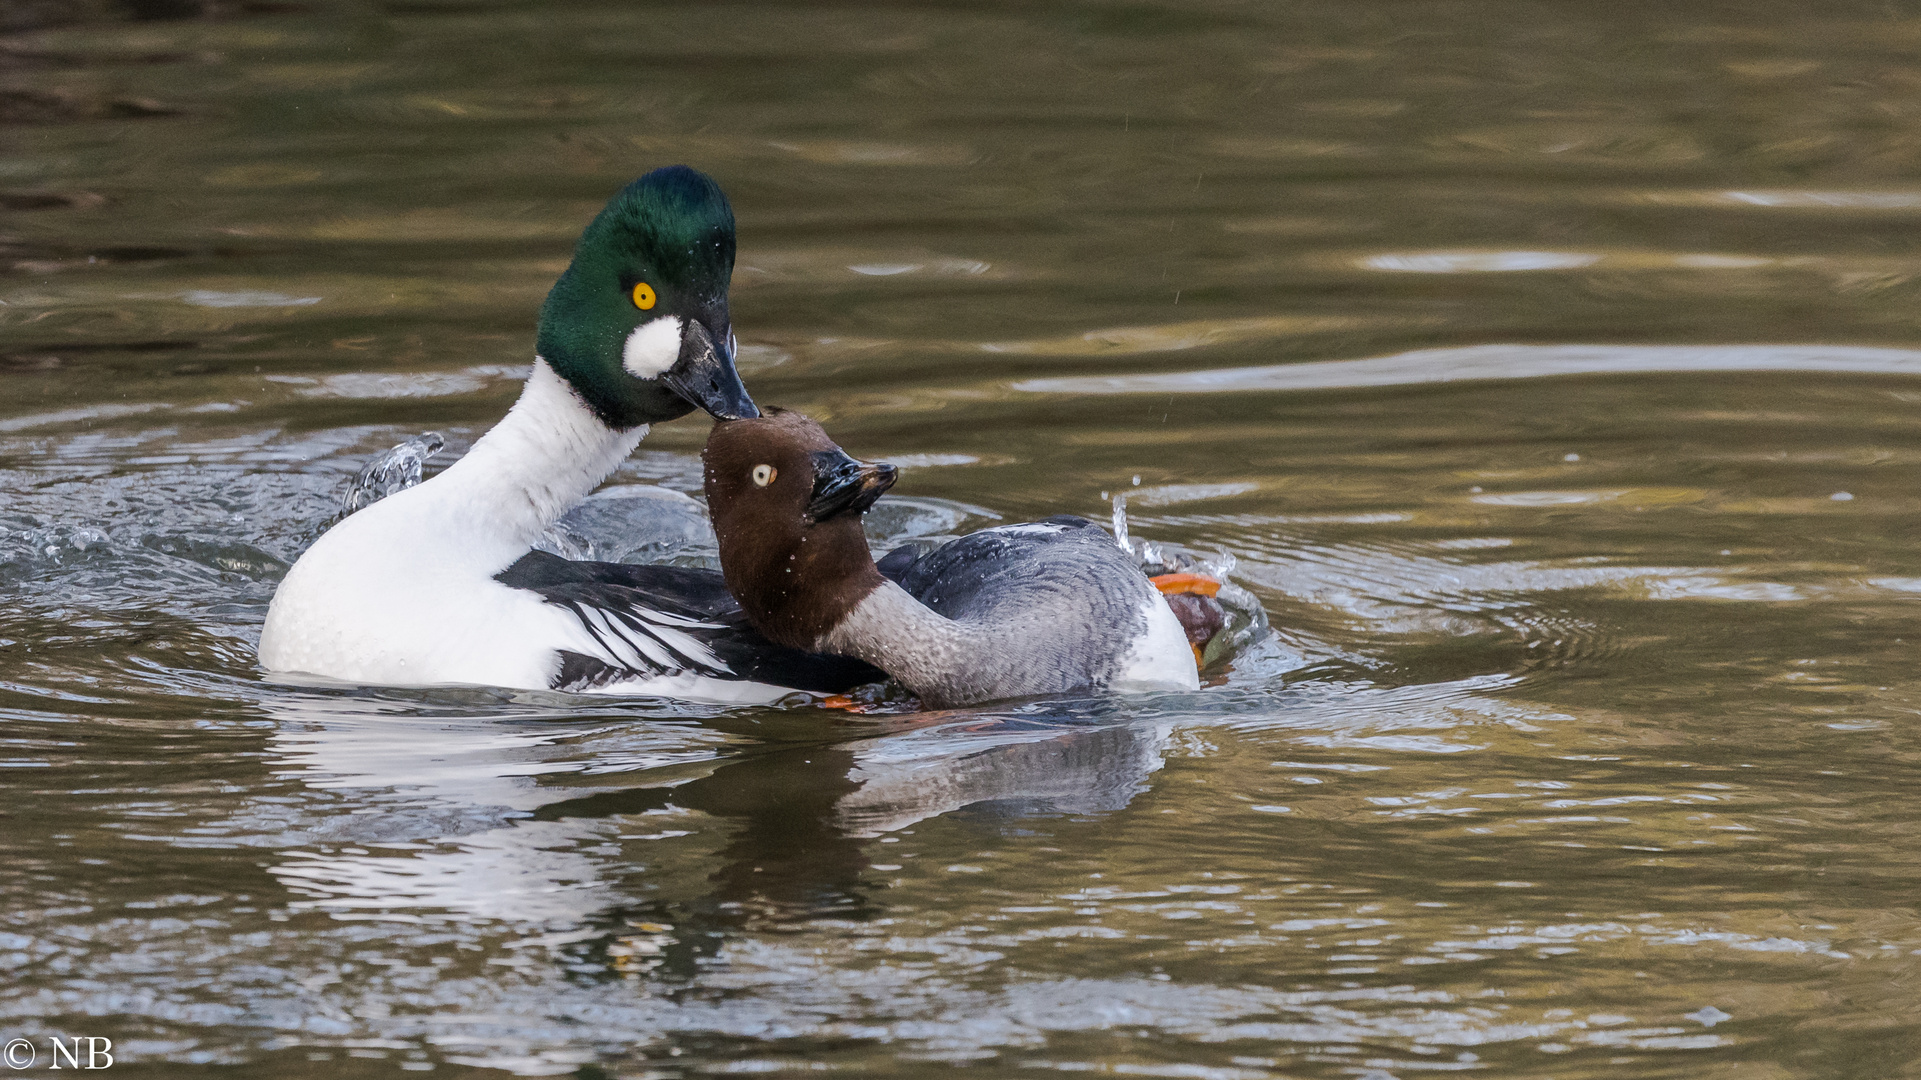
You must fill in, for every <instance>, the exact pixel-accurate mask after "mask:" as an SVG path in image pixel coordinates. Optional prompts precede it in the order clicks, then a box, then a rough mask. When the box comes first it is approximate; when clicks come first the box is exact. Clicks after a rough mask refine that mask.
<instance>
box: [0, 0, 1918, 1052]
mask: <svg viewBox="0 0 1921 1080" xmlns="http://www.w3.org/2000/svg"><path fill="white" fill-rule="evenodd" d="M135 7H137V8H138V9H139V10H138V12H135V11H134V8H135ZM135 14H144V15H146V16H151V17H148V18H135V17H134V15H135ZM0 26H3V27H4V28H5V29H6V31H7V32H6V34H5V36H0V122H4V124H5V128H4V136H5V137H4V139H3V140H0V205H4V207H5V210H4V217H0V256H4V258H3V259H0V304H3V305H4V306H0V378H4V387H5V391H4V393H3V394H0V530H4V531H3V532H0V601H3V602H0V740H3V741H4V745H0V764H4V765H6V766H8V768H7V769H6V770H5V772H4V773H0V776H4V787H3V788H0V814H3V815H4V817H5V828H4V830H0V866H4V873H0V971H4V977H0V1037H4V1038H5V1039H13V1038H24V1039H27V1040H29V1045H30V1046H31V1047H33V1048H35V1050H36V1052H37V1063H36V1064H35V1065H34V1066H32V1067H31V1068H29V1069H27V1070H23V1071H21V1074H22V1075H39V1074H40V1073H41V1072H42V1071H44V1070H45V1069H46V1068H47V1066H48V1064H49V1063H50V1061H52V1060H54V1059H53V1058H52V1056H51V1054H52V1051H51V1050H50V1048H49V1045H48V1042H47V1040H49V1039H52V1038H55V1037H64V1038H68V1039H71V1038H74V1037H88V1038H111V1039H112V1040H113V1051H112V1052H113V1054H114V1055H115V1059H116V1064H115V1065H114V1066H113V1067H114V1069H116V1070H118V1072H119V1073H132V1074H134V1075H142V1076H155V1077H162V1076H164V1077H193V1076H217V1075H234V1076H241V1075H245V1076H272V1077H303V1078H304V1077H313V1078H319V1077H387V1076H397V1075H400V1074H402V1073H403V1072H410V1071H430V1072H432V1073H435V1074H438V1075H456V1076H466V1075H473V1076H490V1075H495V1076H497V1075H509V1074H515V1075H526V1076H538V1075H574V1076H578V1077H582V1078H602V1077H631V1078H640V1077H662V1078H677V1077H692V1076H705V1075H715V1074H721V1073H730V1072H754V1073H763V1074H771V1075H799V1074H801V1073H804V1072H805V1073H812V1072H815V1071H822V1070H824V1071H828V1072H842V1073H857V1074H868V1075H901V1076H909V1075H912V1076H918V1075H938V1074H945V1073H946V1072H947V1071H948V1070H950V1069H952V1068H953V1067H955V1066H958V1065H964V1066H968V1067H970V1068H971V1069H972V1070H973V1071H974V1072H975V1073H976V1074H979V1075H992V1076H1045V1075H1048V1074H1050V1073H1056V1072H1068V1073H1084V1072H1093V1073H1101V1074H1126V1075H1140V1076H1164V1077H1201V1078H1207V1080H1242V1078H1246V1080H1263V1078H1276V1080H1279V1078H1356V1080H1386V1078H1400V1080H1412V1078H1416V1077H1423V1076H1429V1075H1434V1074H1436V1073H1461V1074H1465V1075H1473V1076H1485V1077H1501V1078H1510V1077H1511V1078H1529V1080H1534V1078H1549V1077H1552V1078H1557V1080H1584V1078H1599V1077H1624V1076H1632V1077H1677V1078H1680V1077H1686V1078H1690V1080H1693V1078H1715V1080H1718V1078H1728V1080H1734V1078H1741V1080H1752V1078H1769V1080H1772V1078H1799V1077H1810V1078H1814V1077H1823V1078H1825V1077H1832V1078H1857V1077H1897V1076H1921V1064H1917V1061H1918V1060H1921V1004H1918V1003H1917V1002H1921V998H1918V997H1917V991H1916V987H1917V986H1921V981H1918V980H1921V910H1917V904H1918V903H1921V806H1918V805H1917V803H1916V801H1915V799H1914V797H1913V795H1912V792H1913V790H1914V789H1915V787H1916V785H1917V782H1918V781H1921V715H1918V713H1921V686H1917V684H1916V682H1915V681H1914V678H1913V676H1912V671H1913V669H1914V664H1913V657H1914V655H1915V652H1916V649H1917V647H1921V625H1917V618H1916V616H1917V615H1918V614H1921V555H1917V553H1916V551H1915V539H1916V536H1917V528H1916V526H1917V524H1918V523H1921V494H1918V492H1921V428H1917V425H1916V423H1915V419H1916V413H1917V410H1918V409H1921V303H1917V301H1921V248H1918V247H1917V245H1916V243H1915V241H1914V239H1913V238H1914V237H1915V235H1916V229H1917V226H1918V225H1921V126H1917V125H1921V76H1917V74H1916V71H1917V69H1916V67H1915V56H1916V53H1917V50H1921V4H1917V3H1911V2H1906V0H1900V2H1887V3H1839V4H1825V5H1797V4H1786V3H1779V2H1768V3H1752V4H1743V5H1731V4H1691V5H1688V4H1673V3H1661V4H1653V3H1614V4H1607V5H1588V6H1585V7H1583V6H1579V5H1567V4H1543V3H1523V2H1494V0H1459V2H1449V3H1442V2H1429V0H1409V2H1396V3H1385V2H1364V3H1353V4H1302V3H1289V4H1266V5H1256V4H1230V3H1192V4H1172V3H1136V4H1123V3H1092V2H1088V3H1059V4H1030V5H1006V6H992V5H938V4H878V5H871V6H828V5H792V6H776V5H768V4H752V3H749V4H742V5H736V6H719V5H646V4H617V3H606V4H600V5H595V4H588V3H566V4H535V3H509V2H485V0H479V2H451V0H450V2H431V0H422V2H398V0H396V2H389V3H376V2H368V3H358V4H356V3H339V4H335V3H328V2H325V0H298V2H288V3H280V2H275V3H252V2H246V0H219V2H215V0H205V2H195V0H179V2H177V3H169V2H166V0H141V3H140V4H138V5H130V6H127V7H122V6H116V5H114V4H113V3H110V2H109V0H74V2H73V3H72V4H68V5H62V4H57V3H30V2H18V3H11V4H8V5H6V6H4V7H0ZM673 162H685V163H688V164H692V165H696V166H698V167H700V168H702V169H705V170H707V171H708V172H710V173H712V174H713V175H715V176H716V177H717V178H719V179H720V181H721V182H722V183H723V184H724V185H725V187H726V188H727V190H728V191H729V193H730V194H731V196H732V198H733V201H734V206H735V209H736V211H737V213H738V216H739V220H740V226H741V252H740V267H739V271H738V274H737V277H736V280H735V290H736V292H735V298H734V315H735V323H736V327H737V329H738V331H739V334H740V339H741V342H742V346H743V355H744V363H743V367H744V368H745V370H746V375H747V379H748V382H749V384H750V385H751V386H752V388H753V390H754V392H755V395H756V397H757V398H758V399H759V400H760V401H762V402H763V403H775V404H785V405H790V406H796V407H799V408H802V409H805V410H807V411H809V412H810V413H812V414H814V415H815V416H817V417H819V418H821V419H822V420H823V421H824V422H825V423H826V424H827V426H828V427H829V429H830V430H831V431H832V432H834V433H835V435H836V436H838V438H839V439H840V441H841V442H842V443H843V444H844V445H846V446H847V447H848V448H849V449H850V450H851V451H853V452H854V453H856V454H859V455H862V456H866V457H872V458H892V459H894V460H897V461H901V462H904V463H906V464H908V465H909V466H910V467H909V468H908V469H907V470H906V473H905V477H904V479H903V480H902V481H901V483H900V485H899V488H898V491H899V492H900V493H901V495H903V496H905V497H909V498H913V499H919V500H922V503H921V505H923V506H926V507H935V508H939V507H947V508H949V509H951V510H953V511H954V513H956V514H960V513H961V512H962V511H963V510H965V512H966V514H967V515H968V520H969V521H970V523H971V524H973V525H979V524H981V523H984V522H986V521H989V520H991V516H990V515H992V514H999V515H1002V517H1003V519H1005V520H1016V519H1019V518H1023V517H1030V516H1038V515H1042V514H1047V513H1055V512H1063V511H1074V512H1082V513H1088V514H1094V515H1100V514H1103V513H1104V512H1105V509H1106V503H1105V501H1104V500H1103V498H1102V494H1103V492H1109V493H1111V492H1116V491H1126V492H1127V493H1128V494H1129V497H1130V506H1131V509H1132V511H1133V513H1134V527H1135V529H1136V531H1137V533H1139V534H1142V535H1145V536H1147V537H1148V538H1150V539H1155V540H1160V541H1168V542H1179V543H1182V544H1186V545H1188V546H1190V547H1192V548H1194V549H1197V550H1201V551H1214V550H1216V549H1225V550H1226V551H1228V552H1230V553H1231V554H1233V555H1234V556H1235V557H1236V558H1237V559H1238V560H1239V570H1238V577H1239V580H1240V581H1241V582H1242V583H1243V584H1245V585H1247V586H1248V587H1249V588H1251V589H1253V590H1254V591H1255V592H1256V593H1257V594H1258V595H1259V596H1260V597H1261V599H1262V600H1263V602H1264V603H1265V605H1266V607H1267V609H1268V611H1269V613H1270V615H1271V617H1272V619H1273V622H1274V625H1275V627H1276V628H1277V633H1276V635H1275V636H1274V637H1273V638H1271V639H1269V640H1268V641H1267V642H1266V643H1264V644H1263V645H1261V646H1260V647H1258V648H1256V649H1255V650H1253V651H1251V652H1250V653H1247V654H1245V655H1243V656H1241V657H1240V658H1238V659H1237V660H1236V661H1235V662H1234V663H1233V664H1232V665H1231V667H1228V668H1223V669H1216V670H1215V671H1213V672H1211V675H1212V676H1213V678H1212V679H1211V682H1212V684H1213V685H1210V686H1208V687H1207V688H1206V689H1204V690H1203V691H1202V692H1200V693H1198V694H1192V695H1184V696H1183V695H1171V696H1170V695H1163V696H1158V697H1148V698H1134V699H1114V700H1102V701H1080V702H1066V703H1061V704H1058V705H1028V706H1022V707H1019V708H1003V709H994V708H988V709H983V710H979V711H977V712H972V713H965V714H943V715H941V716H939V717H935V718H933V719H932V720H931V721H929V722H926V723H914V722H910V721H909V720H907V719H905V718H899V717H895V718H891V719H887V720H880V721H876V720H873V719H865V718H858V717H847V716H845V715H842V714H839V713H833V712H831V711H828V710H817V709H789V710H764V709H762V710H755V709H739V710H726V709H719V708H705V707H701V708H694V707H687V706H677V705H673V704H671V703H661V702H651V701H640V700H637V701H606V700H580V699H572V698H566V697H561V696H543V695H534V694H506V693H498V692H492V691H485V690H451V689H450V690H443V691H398V690H366V691H351V690H344V689H342V690H328V689H316V688H311V687H309V688H300V687H287V686H281V685H275V684H271V683H268V682H265V681H263V679H262V678H261V676H260V674H259V673H258V672H257V671H256V669H255V667H254V665H253V659H252V651H253V643H254V640H255V638H256V636H257V633H258V627H259V625H260V621H261V617H262V614H263V612H264V609H265V605H266V602H267V599H268V597H269V596H270V595H271V593H272V590H273V587H274V583H275V581H276V580H277V577H278V575H279V574H280V573H281V572H282V571H283V570H284V568H285V566H286V565H287V564H288V563H289V562H290V561H291V560H292V559H293V558H294V557H295V556H296V555H297V554H298V552H299V551H300V550H301V549H302V547H303V546H304V545H305V544H306V543H307V542H309V541H310V540H311V539H312V537H313V536H314V535H316V533H317V531H318V530H319V529H320V528H321V527H322V526H323V525H324V523H325V522H326V520H327V519H328V518H329V517H330V516H331V515H332V514H333V512H334V511H335V508H336V506H337V502H338V499H339V497H340V495H341V493H342V491H343V490H344V488H345V486H346V484H347V482H348V481H349V480H350V479H351V477H352V475H353V473H354V472H355V470H356V469H358V467H359V466H360V464H361V463H362V462H363V461H364V460H365V459H366V458H367V457H368V456H369V455H370V454H372V453H374V452H376V451H378V450H380V449H383V448H385V447H387V446H390V445H392V444H393V443H395V442H397V441H399V440H400V439H402V438H405V437H407V436H409V435H412V434H414V433H416V432H419V431H423V430H426V429H437V430H441V431H444V432H446V433H447V434H448V437H449V443H450V447H451V449H453V450H459V449H462V448H464V447H465V446H466V445H467V444H468V443H470V442H471V440H472V439H473V438H474V437H475V436H476V435H477V434H478V433H479V432H481V431H483V430H484V429H485V428H486V426H487V425H488V424H489V423H490V422H491V421H492V420H493V419H494V418H496V417H497V416H499V415H500V413H501V412H502V411H503V410H504V409H505V408H506V407H507V405H508V404H509V403H510V402H511V401H512V399H513V397H514V395H515V393H516V392H517V390H518V388H519V385H520V384H519V382H518V379H519V378H520V377H521V376H522V374H523V372H524V365H525V364H526V363H527V362H528V360H529V357H530V354H531V348H532V331H533V322H534V316H535V310H536V307H537V305H538V303H539V301H540V299H541V297H542V296H543V295H544V293H545V291H546V289H547V287H548V285H549V284H550V283H551V281H552V279H553V277H554V276H555V275H556V274H557V273H558V272H559V270H560V269H561V268H562V267H563V266H564V265H565V263H566V260H567V257H568V254H569V251H570V247H571V242H572V240H573V238H574V236H575V235H576V234H577V232H578V230H579V229H580V228H581V226H582V225H583V224H584V223H585V222H586V221H587V220H588V218H590V217H591V216H592V214H593V212H594V211H595V210H596V209H597V208H598V207H599V206H600V204H601V203H602V202H603V201H604V200H605V199H606V197H607V196H608V195H609V194H610V193H611V192H612V191H614V190H615V189H617V188H618V187H619V186H620V185H621V184H622V183H624V182H625V181H626V180H628V179H631V178H632V177H633V176H635V175H638V174H639V173H641V172H643V171H645V170H647V169H649V168H652V167H655V166H658V165H661V164H668V163H673ZM705 430H706V424H705V422H704V421H700V420H696V419H689V420H685V421H681V422H677V423H674V424H670V425H667V426H665V427H663V428H661V429H659V430H657V431H656V432H654V434H653V435H652V436H650V437H649V439H648V441H647V442H646V443H645V444H644V446H643V448H642V450H641V451H640V453H639V454H637V455H636V457H635V458H634V459H633V461H632V462H631V463H630V464H629V465H628V466H627V467H626V468H625V469H624V470H623V472H622V474H621V475H620V476H619V477H618V478H617V481H618V482H621V483H636V482H656V483H661V484H665V485H667V486H669V487H677V488H680V489H683V490H689V489H692V488H694V487H695V486H697V480H698V477H697V475H696V473H695V457H694V455H695V454H696V453H697V451H698V448H699V446H700V443H701V441H702V439H703V438H704V435H705ZM1136 477H1138V478H1139V481H1138V485H1136V483H1135V480H1134V478H1136ZM956 504H960V505H959V506H957V505H956ZM970 508H971V509H970ZM48 1075H51V1074H50V1073H49V1074H48Z"/></svg>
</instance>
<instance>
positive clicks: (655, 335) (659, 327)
mask: <svg viewBox="0 0 1921 1080" xmlns="http://www.w3.org/2000/svg"><path fill="white" fill-rule="evenodd" d="M678 359H680V319H679V318H677V317H675V316H673V315H662V316H661V317H660V318H658V319H653V320H650V321H648V322H644V323H641V324H640V325H639V326H636V327H634V331H633V333H631V334H628V335H627V344H626V345H625V346H624V347H622V349H621V350H620V366H621V367H624V368H626V369H627V373H628V374H629V375H632V376H634V377H636V378H640V379H658V378H660V375H661V372H664V371H666V370H667V369H668V368H670V367H673V366H674V361H675V360H678Z"/></svg>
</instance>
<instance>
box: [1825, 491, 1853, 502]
mask: <svg viewBox="0 0 1921 1080" xmlns="http://www.w3.org/2000/svg"><path fill="white" fill-rule="evenodd" d="M1828 498H1829V499H1832V500H1833V501H1835V502H1853V501H1854V496H1852V495H1850V494H1848V493H1847V492H1845V491H1837V492H1835V493H1834V494H1832V495H1830V496H1828Z"/></svg>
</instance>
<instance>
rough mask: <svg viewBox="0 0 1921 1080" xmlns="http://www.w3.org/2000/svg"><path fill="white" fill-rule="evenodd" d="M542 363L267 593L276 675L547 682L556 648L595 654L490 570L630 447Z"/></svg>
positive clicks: (559, 617) (549, 608)
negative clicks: (454, 442) (410, 479)
mask: <svg viewBox="0 0 1921 1080" xmlns="http://www.w3.org/2000/svg"><path fill="white" fill-rule="evenodd" d="M646 431H647V429H646V428H645V427H640V428H636V429H634V430H632V431H614V430H611V429H610V428H608V427H607V426H606V425H605V424H603V423H601V422H600V420H599V419H597V418H596V417H595V416H594V414H593V413H592V412H591V411H590V410H589V409H588V408H587V406H586V404H585V403H584V402H582V401H581V400H580V398H579V397H577V396H576V395H575V394H574V391H573V389H572V388H571V387H569V386H568V385H567V383H566V381H565V380H563V379H562V378H561V377H560V376H559V375H556V374H555V373H554V371H553V369H552V368H550V367H548V366H547V363H546V361H544V360H540V359H539V358H536V359H535V362H534V367H533V372H532V374H531V375H530V376H529V377H528V380H527V388H526V389H525V390H524V391H522V393H521V395H520V400H519V401H517V402H515V403H514V407H513V408H512V409H511V410H509V411H508V413H507V415H506V417H505V418H503V419H502V420H501V422H500V423H499V424H498V425H496V426H495V427H494V429H493V430H492V431H489V432H488V433H487V434H486V435H485V436H483V437H482V438H481V440H480V441H479V442H477V443H475V444H474V447H473V449H472V450H470V451H468V453H467V456H465V457H463V458H461V459H460V460H459V461H456V462H455V463H454V464H453V465H452V466H450V467H449V468H448V469H447V470H446V471H445V472H443V473H441V474H440V475H438V476H436V477H434V478H433V479H431V480H428V481H427V482H426V483H424V484H421V485H420V486H419V487H414V488H409V489H407V490H406V491H402V492H399V493H397V494H394V495H391V496H388V497H387V498H385V499H382V500H381V501H379V502H377V503H375V504H373V505H372V506H369V507H367V508H366V509H364V510H362V511H360V512H359V513H356V514H354V515H353V516H352V517H349V518H347V519H346V520H344V521H342V522H340V523H339V524H338V525H335V526H334V527H333V528H332V529H331V530H329V531H328V532H327V533H326V534H325V535H323V536H322V537H321V538H320V539H319V540H318V541H316V542H315V543H314V545H313V547H311V548H308V549H307V552H306V554H304V555H302V556H301V557H300V559H299V561H298V562H296V563H295V564H294V567H293V569H292V570H290V571H288V573H287V577H286V579H285V580H283V581H282V582H281V583H280V588H279V590H278V591H277V592H275V593H274V598H273V605H272V606H271V607H270V608H269V609H268V611H267V624H266V626H265V628H264V629H263V630H262V631H261V635H260V663H261V666H263V667H265V668H266V669H267V670H269V671H276V672H305V673H308V674H312V675H320V676H325V677H327V678H332V679H340V680H344V681H347V682H355V683H372V684H380V685H387V686H423V685H432V684H438V683H470V684H479V685H489V686H508V687H524V688H530V689H545V688H547V687H548V686H549V685H550V684H551V680H552V678H553V676H554V675H555V673H556V671H557V666H558V662H559V658H558V656H557V655H556V653H555V650H558V649H571V650H573V651H575V652H580V653H584V654H587V655H589V656H595V655H601V654H602V653H603V651H604V650H602V649H600V648H598V647H597V646H596V644H595V642H594V640H593V637H592V635H590V634H589V633H588V632H587V629H586V627H584V626H583V625H581V623H580V621H579V620H578V619H576V618H575V617H574V616H573V615H572V614H571V613H570V612H568V611H567V610H565V609H563V608H560V607H556V606H554V605H552V604H548V603H547V602H546V601H544V600H543V599H542V598H541V597H540V596H539V595H538V594H536V593H532V592H528V591H526V590H523V589H512V588H508V587H507V586H505V585H502V584H500V583H499V582H497V581H495V580H494V575H495V574H497V573H499V572H500V571H502V570H504V569H506V568H507V567H508V566H509V565H511V564H512V563H513V562H514V560H516V559H518V558H520V557H521V556H522V555H525V554H526V553H527V551H528V549H529V548H531V547H532V546H533V542H534V540H535V539H536V538H537V537H538V536H539V535H540V534H541V533H542V531H543V530H545V529H546V528H547V527H548V526H549V525H551V524H552V523H553V522H554V520H555V519H556V518H558V517H559V516H560V515H561V514H563V513H565V512H566V511H567V510H568V509H569V508H570V507H572V506H573V505H574V504H575V503H577V502H579V501H580V500H581V499H582V498H584V497H586V495H587V493H588V492H590V491H592V490H593V489H594V487H595V485H597V484H599V483H600V481H601V480H603V479H605V478H606V476H607V474H608V473H610V472H612V471H613V470H614V468H615V466H617V465H619V464H620V462H621V461H622V460H623V459H624V458H626V457H627V455H628V454H630V453H632V452H633V449H634V447H635V446H636V445H637V444H638V443H639V442H640V439H641V436H642V435H644V434H646Z"/></svg>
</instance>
